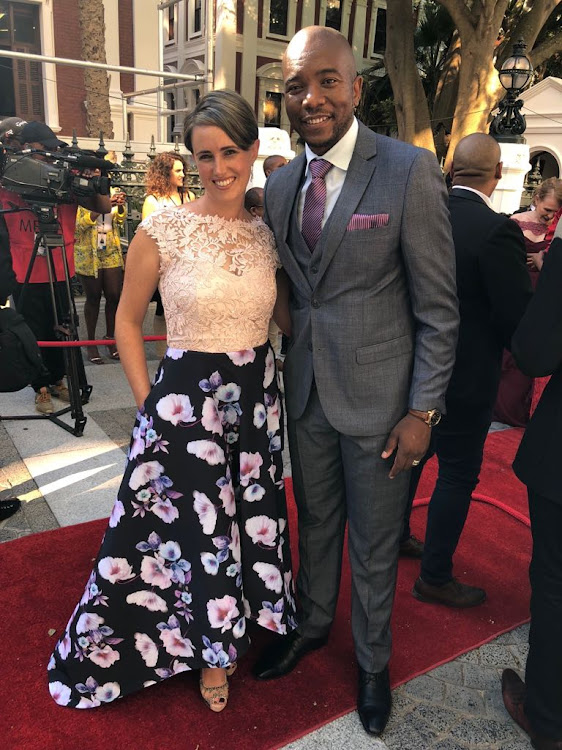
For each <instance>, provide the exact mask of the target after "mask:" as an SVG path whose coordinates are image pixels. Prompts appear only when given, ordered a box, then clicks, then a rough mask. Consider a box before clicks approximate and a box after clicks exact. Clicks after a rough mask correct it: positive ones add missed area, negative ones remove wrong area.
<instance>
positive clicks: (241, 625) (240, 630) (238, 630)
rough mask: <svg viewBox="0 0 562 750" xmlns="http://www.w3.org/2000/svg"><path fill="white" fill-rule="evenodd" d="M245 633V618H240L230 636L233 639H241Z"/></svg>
mask: <svg viewBox="0 0 562 750" xmlns="http://www.w3.org/2000/svg"><path fill="white" fill-rule="evenodd" d="M245 632H246V618H245V617H241V618H240V619H239V620H238V622H237V623H236V625H235V626H234V627H233V628H232V635H233V636H234V637H235V638H242V637H243V635H244V633H245Z"/></svg>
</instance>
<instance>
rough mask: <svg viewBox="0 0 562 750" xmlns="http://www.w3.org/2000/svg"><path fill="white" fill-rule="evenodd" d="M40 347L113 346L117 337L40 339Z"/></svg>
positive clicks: (162, 338) (147, 338)
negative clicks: (62, 339) (65, 339)
mask: <svg viewBox="0 0 562 750" xmlns="http://www.w3.org/2000/svg"><path fill="white" fill-rule="evenodd" d="M142 338H143V341H166V336H143V337H142ZM37 343H38V344H39V346H40V347H42V348H45V349H53V348H57V347H65V346H72V347H76V346H111V345H112V344H115V339H91V340H85V341H38V342H37Z"/></svg>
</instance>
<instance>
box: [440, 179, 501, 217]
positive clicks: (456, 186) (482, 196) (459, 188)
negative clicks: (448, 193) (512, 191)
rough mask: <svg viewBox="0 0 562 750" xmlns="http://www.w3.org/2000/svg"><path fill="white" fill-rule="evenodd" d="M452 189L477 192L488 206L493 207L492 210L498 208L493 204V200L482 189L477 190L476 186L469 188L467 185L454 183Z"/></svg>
mask: <svg viewBox="0 0 562 750" xmlns="http://www.w3.org/2000/svg"><path fill="white" fill-rule="evenodd" d="M451 190H468V191H469V192H471V193H476V195H477V196H478V197H479V198H482V200H483V201H484V203H485V204H486V205H487V206H488V208H491V209H492V211H495V210H496V209H495V208H494V207H493V206H492V201H491V200H490V198H489V197H488V196H487V195H484V193H481V192H480V190H475V189H474V188H469V187H467V186H466V185H453V187H452V188H451Z"/></svg>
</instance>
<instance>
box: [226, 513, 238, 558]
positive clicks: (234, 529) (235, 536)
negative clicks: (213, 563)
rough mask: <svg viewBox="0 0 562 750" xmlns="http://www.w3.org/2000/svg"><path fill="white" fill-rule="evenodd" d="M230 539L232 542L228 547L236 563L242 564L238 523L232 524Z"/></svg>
mask: <svg viewBox="0 0 562 750" xmlns="http://www.w3.org/2000/svg"><path fill="white" fill-rule="evenodd" d="M230 539H231V542H230V544H229V545H228V549H229V550H230V551H231V552H232V558H233V560H234V561H235V562H238V563H239V562H240V560H241V556H240V529H239V528H238V524H237V523H236V521H233V522H232V526H231V528H230Z"/></svg>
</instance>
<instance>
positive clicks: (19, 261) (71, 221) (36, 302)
mask: <svg viewBox="0 0 562 750" xmlns="http://www.w3.org/2000/svg"><path fill="white" fill-rule="evenodd" d="M17 137H18V139H19V141H20V143H21V144H22V147H23V148H24V149H32V150H34V151H35V150H36V151H38V152H41V151H50V152H53V151H56V150H58V149H60V148H65V147H67V145H68V144H66V143H64V142H63V141H60V140H59V139H58V138H57V137H56V135H55V133H54V132H53V131H52V130H51V128H49V127H48V126H47V125H45V124H44V123H42V122H33V121H32V122H28V123H26V124H25V125H24V126H23V127H22V129H21V131H20V132H19V133H18V134H17ZM33 158H36V159H40V160H43V161H46V160H47V157H44V156H42V155H41V154H40V153H36V154H33ZM83 174H84V173H83ZM78 203H80V205H82V206H84V207H85V208H88V209H90V210H92V211H96V212H99V213H109V212H110V211H111V202H110V198H109V196H108V195H94V196H90V197H88V198H76V199H75V202H74V203H60V204H57V205H56V206H55V210H56V218H57V222H58V225H59V228H60V232H61V234H62V238H63V241H64V248H65V252H66V258H67V262H68V267H69V272H70V276H71V277H72V276H73V275H74V228H75V224H76V210H77V204H78ZM0 204H1V207H2V208H4V209H5V208H10V207H11V205H10V204H12V206H14V205H15V206H18V207H22V208H25V209H27V208H29V209H30V208H31V207H30V205H29V204H28V202H27V201H26V200H25V198H23V197H22V196H20V195H19V194H18V193H15V192H12V191H9V190H6V189H5V188H0ZM36 229H37V227H36V219H35V216H34V214H33V213H32V212H31V210H29V211H27V210H25V211H21V212H17V213H8V214H4V215H3V216H0V257H1V256H5V255H6V247H5V246H6V244H7V245H8V248H9V252H10V254H11V261H12V265H13V270H14V272H15V275H16V284H15V287H14V289H13V296H14V300H15V302H16V307H17V309H18V312H20V313H21V314H22V315H23V316H24V318H25V319H26V322H27V324H28V325H29V327H30V328H31V330H32V331H33V333H34V335H35V336H36V338H37V340H38V341H55V340H56V336H55V330H54V327H55V315H54V310H53V304H52V299H51V290H50V285H49V274H48V261H47V256H46V255H45V254H44V253H43V254H41V248H39V252H38V254H37V257H36V259H35V262H34V264H33V269H32V272H31V276H30V278H29V283H28V285H27V286H26V288H25V292H24V293H23V295H22V292H23V286H24V285H23V282H24V280H25V276H26V273H27V270H28V267H29V263H30V261H31V256H32V252H33V246H34V243H35V235H36ZM52 257H53V265H54V272H55V284H54V286H55V297H56V301H57V310H58V316H59V320H64V319H65V318H67V316H68V315H69V312H70V311H69V309H68V299H67V295H66V285H65V274H64V265H63V260H62V252H61V250H60V248H56V249H55V250H54V251H53V253H52ZM20 299H21V302H20ZM42 354H43V361H44V363H45V366H46V367H47V370H48V371H49V375H48V376H46V377H45V378H43V379H40V380H38V381H35V382H33V383H32V384H31V385H32V386H33V388H34V390H35V394H36V395H35V408H36V409H37V411H38V412H40V413H42V414H50V413H52V412H53V411H54V408H53V403H52V400H51V396H52V395H53V396H55V397H56V398H59V399H60V400H62V401H69V400H70V398H69V392H68V388H67V386H66V384H65V382H64V379H63V378H64V375H65V372H64V355H63V350H62V348H58V347H57V348H45V349H43V350H42Z"/></svg>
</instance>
